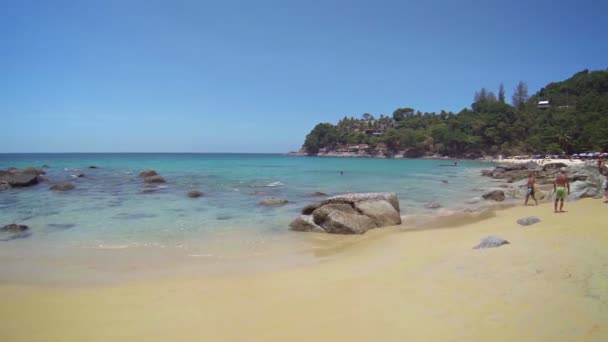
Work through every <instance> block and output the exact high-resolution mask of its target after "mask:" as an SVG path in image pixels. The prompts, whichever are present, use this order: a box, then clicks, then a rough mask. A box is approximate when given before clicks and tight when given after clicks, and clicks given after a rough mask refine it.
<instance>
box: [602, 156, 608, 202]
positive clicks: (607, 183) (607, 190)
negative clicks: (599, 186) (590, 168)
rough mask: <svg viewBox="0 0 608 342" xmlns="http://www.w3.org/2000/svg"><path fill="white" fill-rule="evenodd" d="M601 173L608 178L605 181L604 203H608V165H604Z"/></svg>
mask: <svg viewBox="0 0 608 342" xmlns="http://www.w3.org/2000/svg"><path fill="white" fill-rule="evenodd" d="M600 173H602V174H603V175H604V176H606V180H605V181H604V198H605V200H604V203H608V165H604V166H603V167H602V169H601V170H600Z"/></svg>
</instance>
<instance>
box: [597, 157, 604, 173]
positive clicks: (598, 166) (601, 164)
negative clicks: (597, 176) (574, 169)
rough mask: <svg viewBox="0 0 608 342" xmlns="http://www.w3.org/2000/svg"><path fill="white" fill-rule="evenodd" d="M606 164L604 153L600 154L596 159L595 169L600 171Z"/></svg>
mask: <svg viewBox="0 0 608 342" xmlns="http://www.w3.org/2000/svg"><path fill="white" fill-rule="evenodd" d="M604 165H606V153H602V154H600V158H599V159H598V160H597V169H598V170H599V171H600V173H602V169H603V168H604Z"/></svg>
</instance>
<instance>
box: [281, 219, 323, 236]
mask: <svg viewBox="0 0 608 342" xmlns="http://www.w3.org/2000/svg"><path fill="white" fill-rule="evenodd" d="M289 228H291V230H293V231H296V232H319V233H326V231H325V229H323V228H321V227H320V226H319V225H317V224H316V223H315V222H314V220H313V217H312V216H311V215H300V216H298V217H297V218H296V219H295V220H293V221H292V222H291V223H290V224H289Z"/></svg>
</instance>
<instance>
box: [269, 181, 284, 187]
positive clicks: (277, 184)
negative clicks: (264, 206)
mask: <svg viewBox="0 0 608 342" xmlns="http://www.w3.org/2000/svg"><path fill="white" fill-rule="evenodd" d="M283 185H285V184H283V183H281V182H272V183H269V184H267V185H266V186H269V187H275V186H283Z"/></svg>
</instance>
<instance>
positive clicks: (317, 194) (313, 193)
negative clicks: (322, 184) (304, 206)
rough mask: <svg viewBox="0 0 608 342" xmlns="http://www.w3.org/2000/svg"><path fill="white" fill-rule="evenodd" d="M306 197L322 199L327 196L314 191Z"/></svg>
mask: <svg viewBox="0 0 608 342" xmlns="http://www.w3.org/2000/svg"><path fill="white" fill-rule="evenodd" d="M308 196H311V197H323V196H327V194H326V193H324V192H321V191H315V192H311V193H309V194H308Z"/></svg>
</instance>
